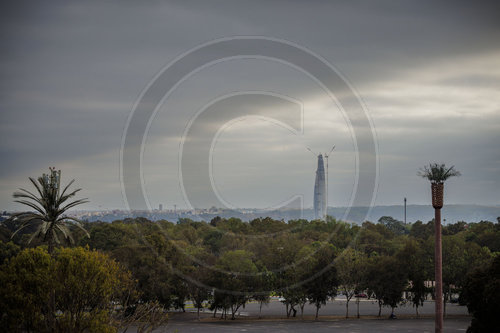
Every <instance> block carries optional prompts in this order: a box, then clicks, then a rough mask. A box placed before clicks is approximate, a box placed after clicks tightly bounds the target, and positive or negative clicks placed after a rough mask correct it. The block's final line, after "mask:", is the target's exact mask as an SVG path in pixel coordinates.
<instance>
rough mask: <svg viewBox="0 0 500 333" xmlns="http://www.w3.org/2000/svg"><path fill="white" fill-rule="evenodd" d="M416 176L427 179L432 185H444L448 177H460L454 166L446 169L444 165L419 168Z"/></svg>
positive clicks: (435, 164) (437, 164) (432, 164)
mask: <svg viewBox="0 0 500 333" xmlns="http://www.w3.org/2000/svg"><path fill="white" fill-rule="evenodd" d="M417 175H418V176H420V177H423V178H427V179H428V180H429V181H431V182H432V183H444V182H445V181H446V180H447V179H448V178H450V177H456V176H460V171H458V170H456V169H455V166H451V167H449V168H448V167H446V165H445V164H444V163H441V164H439V163H431V164H429V165H428V166H427V165H426V166H424V167H423V168H420V170H419V171H418V172H417Z"/></svg>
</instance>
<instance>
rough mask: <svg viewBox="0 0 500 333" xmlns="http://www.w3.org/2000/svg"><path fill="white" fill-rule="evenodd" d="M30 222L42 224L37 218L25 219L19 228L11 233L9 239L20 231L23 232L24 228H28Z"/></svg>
mask: <svg viewBox="0 0 500 333" xmlns="http://www.w3.org/2000/svg"><path fill="white" fill-rule="evenodd" d="M32 221H35V222H43V220H42V219H40V218H38V217H33V218H30V219H27V220H26V221H25V222H24V223H23V224H22V225H21V226H20V227H19V228H17V230H16V231H14V233H12V235H11V236H10V238H11V239H12V238H14V236H15V235H17V234H18V233H19V232H20V231H21V230H23V229H24V228H26V227H29V226H30V225H31V223H30V222H32Z"/></svg>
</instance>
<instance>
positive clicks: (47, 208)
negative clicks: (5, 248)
mask: <svg viewBox="0 0 500 333" xmlns="http://www.w3.org/2000/svg"><path fill="white" fill-rule="evenodd" d="M29 180H30V181H31V183H32V184H33V185H34V186H35V189H36V191H37V193H38V194H34V193H33V192H30V191H28V190H25V189H22V188H21V189H19V192H14V195H13V196H14V198H16V199H17V200H14V201H15V202H18V203H20V204H23V205H26V206H28V207H30V208H32V209H33V210H34V211H32V212H23V213H17V214H14V215H13V216H12V219H13V220H15V221H19V222H20V223H21V225H20V227H19V229H17V231H16V232H14V234H13V235H12V237H14V236H15V235H16V234H17V233H18V232H19V231H21V230H23V229H24V228H26V227H28V226H31V225H33V224H36V225H38V228H37V229H36V231H35V232H34V233H33V235H32V236H31V238H30V239H29V241H28V242H31V241H32V240H33V238H35V237H40V238H41V239H42V240H43V242H46V243H48V245H49V253H52V251H53V248H54V243H57V244H59V243H60V240H59V236H58V234H62V235H63V236H64V239H65V240H67V241H68V242H69V243H74V240H73V237H72V235H71V231H70V230H69V228H68V227H67V225H68V224H72V225H74V226H76V227H78V228H80V229H81V230H82V231H83V232H84V233H85V234H86V235H87V236H88V237H90V235H89V234H88V232H87V231H86V230H85V229H84V228H83V227H82V226H81V221H80V220H78V219H76V218H74V217H71V216H67V215H65V213H66V212H67V211H68V209H70V208H73V207H75V206H78V205H80V204H83V203H86V202H88V201H87V199H78V200H75V201H71V202H69V203H67V201H68V200H69V199H71V198H72V197H74V196H75V195H76V194H77V193H78V192H79V191H80V190H81V189H76V190H74V191H72V192H68V193H67V191H68V189H69V187H70V186H71V185H72V184H73V182H74V181H75V180H72V181H70V182H69V184H68V185H66V187H65V188H64V189H63V190H62V191H60V188H61V186H60V183H61V170H58V171H56V170H55V169H53V168H51V169H50V174H43V175H42V176H41V177H38V179H37V180H35V179H33V178H31V177H30V178H29Z"/></svg>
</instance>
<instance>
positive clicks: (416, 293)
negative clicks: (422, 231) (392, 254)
mask: <svg viewBox="0 0 500 333" xmlns="http://www.w3.org/2000/svg"><path fill="white" fill-rule="evenodd" d="M398 260H399V261H400V262H405V263H406V272H407V274H408V275H407V278H408V280H409V281H410V286H409V289H408V291H409V292H410V294H409V298H410V300H411V302H412V304H413V306H414V307H415V311H416V314H417V318H418V317H419V313H418V308H419V307H420V306H423V305H424V300H425V298H426V295H427V293H428V288H427V287H426V286H425V281H428V280H432V278H431V277H430V276H431V273H430V270H431V265H430V264H431V262H432V257H430V256H429V255H428V253H427V252H426V251H424V249H423V244H422V243H419V242H418V241H417V240H415V239H412V238H410V239H408V240H407V242H406V244H405V247H404V248H403V249H401V251H400V252H399V253H398Z"/></svg>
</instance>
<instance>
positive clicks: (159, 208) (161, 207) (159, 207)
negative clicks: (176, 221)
mask: <svg viewBox="0 0 500 333" xmlns="http://www.w3.org/2000/svg"><path fill="white" fill-rule="evenodd" d="M158 210H159V211H160V212H161V211H162V210H163V205H162V204H160V206H158Z"/></svg>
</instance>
